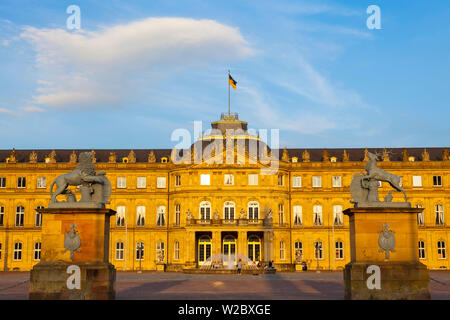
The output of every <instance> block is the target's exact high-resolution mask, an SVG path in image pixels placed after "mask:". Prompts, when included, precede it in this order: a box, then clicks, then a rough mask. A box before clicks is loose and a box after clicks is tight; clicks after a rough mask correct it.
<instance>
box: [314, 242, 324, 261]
mask: <svg viewBox="0 0 450 320" xmlns="http://www.w3.org/2000/svg"><path fill="white" fill-rule="evenodd" d="M314 256H315V258H316V260H322V259H323V245H322V241H316V242H314Z"/></svg>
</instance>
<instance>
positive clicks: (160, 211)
mask: <svg viewBox="0 0 450 320" xmlns="http://www.w3.org/2000/svg"><path fill="white" fill-rule="evenodd" d="M156 225H157V226H159V227H162V226H165V225H166V207H165V206H158V208H156Z"/></svg>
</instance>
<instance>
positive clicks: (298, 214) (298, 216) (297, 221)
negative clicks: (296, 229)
mask: <svg viewBox="0 0 450 320" xmlns="http://www.w3.org/2000/svg"><path fill="white" fill-rule="evenodd" d="M294 225H296V226H301V225H302V206H298V205H297V206H294Z"/></svg>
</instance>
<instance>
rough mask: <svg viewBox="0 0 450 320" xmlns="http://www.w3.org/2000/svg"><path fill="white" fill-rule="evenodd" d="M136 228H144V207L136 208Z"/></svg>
mask: <svg viewBox="0 0 450 320" xmlns="http://www.w3.org/2000/svg"><path fill="white" fill-rule="evenodd" d="M136 226H138V227H143V226H145V206H137V207H136Z"/></svg>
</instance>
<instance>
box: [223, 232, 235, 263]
mask: <svg viewBox="0 0 450 320" xmlns="http://www.w3.org/2000/svg"><path fill="white" fill-rule="evenodd" d="M222 253H223V265H224V266H226V267H231V266H234V264H235V263H236V238H235V237H233V236H230V235H228V236H226V237H225V238H224V239H223V248H222Z"/></svg>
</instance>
